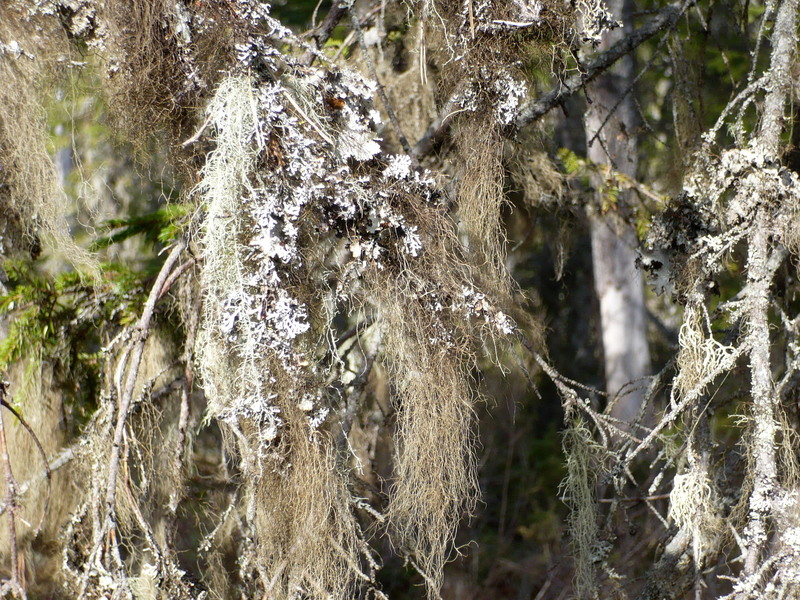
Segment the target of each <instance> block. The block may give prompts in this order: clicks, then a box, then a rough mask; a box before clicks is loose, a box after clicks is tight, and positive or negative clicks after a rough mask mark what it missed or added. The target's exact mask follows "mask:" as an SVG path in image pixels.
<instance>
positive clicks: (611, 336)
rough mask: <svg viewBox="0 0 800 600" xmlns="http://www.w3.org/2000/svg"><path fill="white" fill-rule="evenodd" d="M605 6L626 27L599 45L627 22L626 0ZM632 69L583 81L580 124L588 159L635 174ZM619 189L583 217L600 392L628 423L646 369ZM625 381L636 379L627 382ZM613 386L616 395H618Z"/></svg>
mask: <svg viewBox="0 0 800 600" xmlns="http://www.w3.org/2000/svg"><path fill="white" fill-rule="evenodd" d="M607 4H608V7H609V9H610V10H611V12H612V14H613V15H614V17H615V18H617V19H620V18H622V19H623V21H624V22H625V27H624V28H619V29H616V30H614V31H612V32H610V33H607V34H606V36H605V38H604V40H603V43H602V45H601V48H600V50H605V49H606V48H608V47H609V46H611V45H612V44H614V43H615V42H617V41H618V40H619V39H621V38H622V37H623V36H624V35H625V33H626V31H628V26H629V25H630V16H629V15H630V13H631V9H632V2H631V1H630V0H611V1H610V2H608V3H607ZM633 70H634V65H633V58H632V57H631V56H630V55H627V56H625V57H624V58H623V59H622V60H620V61H619V62H618V63H617V64H616V65H615V66H614V67H613V68H612V69H610V70H609V71H608V72H606V73H605V74H604V75H602V76H601V77H598V78H597V79H596V80H595V81H594V82H593V83H592V84H591V85H590V86H589V87H588V89H587V96H588V99H589V102H590V104H589V106H588V110H587V111H586V116H585V120H584V128H585V131H586V139H587V154H588V157H589V159H590V160H591V161H593V162H594V163H596V164H599V165H610V166H611V168H612V169H614V170H615V171H617V172H619V173H622V174H624V175H627V176H629V177H632V178H635V177H636V168H637V163H638V161H637V143H636V134H635V127H636V112H635V106H634V102H633V97H632V91H631V89H630V88H631V84H632V81H633V77H634V72H633ZM626 94H627V95H626ZM623 95H625V97H624V98H623ZM589 142H591V143H589ZM598 183H599V182H598ZM626 194H627V192H622V193H621V194H620V197H619V202H618V205H617V208H612V209H611V210H612V211H617V212H619V215H614V214H607V215H601V214H599V211H598V210H594V211H590V216H589V220H590V227H591V236H592V262H593V268H594V280H595V291H596V292H597V297H598V300H599V304H600V324H601V328H602V340H603V356H604V361H605V376H606V390H607V392H608V393H609V399H610V401H611V402H613V403H614V404H613V408H612V415H613V416H615V417H617V418H619V419H622V420H624V421H626V422H630V421H632V420H633V419H635V418H636V416H637V415H638V413H639V410H640V408H641V404H642V400H643V396H644V388H645V387H646V386H645V385H644V383H643V382H642V381H641V379H642V378H643V377H645V376H646V375H648V373H649V370H650V351H649V348H648V345H647V320H646V312H645V306H644V290H643V284H642V276H641V272H640V271H639V270H638V269H636V266H635V260H636V251H635V248H636V233H635V231H634V230H633V228H632V227H631V226H630V225H629V224H628V223H627V222H625V220H624V219H623V218H615V217H617V216H624V211H625V210H626V208H625V205H626V204H627V198H626ZM599 204H600V203H599V202H598V205H599ZM637 380H638V381H637ZM631 382H635V383H634V384H632V385H627V384H630V383H631ZM620 391H622V395H621V397H619V398H617V395H619V393H620Z"/></svg>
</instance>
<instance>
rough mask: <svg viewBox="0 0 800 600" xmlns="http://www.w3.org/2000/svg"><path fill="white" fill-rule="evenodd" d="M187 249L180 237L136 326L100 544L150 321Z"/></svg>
mask: <svg viewBox="0 0 800 600" xmlns="http://www.w3.org/2000/svg"><path fill="white" fill-rule="evenodd" d="M185 248H186V241H185V240H181V241H180V242H178V244H176V246H175V247H174V248H173V249H172V252H170V254H169V256H168V257H167V260H166V262H165V263H164V266H163V267H161V271H160V272H159V273H158V277H157V278H156V281H155V283H154V284H153V287H152V288H151V290H150V295H149V296H148V298H147V302H146V303H145V305H144V310H143V311H142V316H141V318H140V319H139V322H138V323H137V324H136V327H135V332H134V336H135V339H134V347H133V350H132V351H131V358H130V363H129V365H128V377H127V380H126V382H125V388H124V390H123V394H122V397H121V398H120V403H119V412H118V414H117V425H116V429H115V430H114V440H113V442H112V445H111V456H110V458H109V466H108V481H107V483H106V499H105V505H106V514H105V520H104V522H103V525H102V527H101V528H100V530H99V531H97V532H96V533H95V544H99V543H100V542H101V541H102V538H103V535H104V534H105V533H106V531H108V530H109V529H111V528H113V524H114V510H115V503H116V490H117V475H118V472H119V460H120V451H121V448H122V438H123V435H124V433H125V421H126V419H127V417H128V412H129V410H130V406H131V401H132V400H133V390H134V387H135V386H136V379H137V378H138V375H139V366H140V365H141V362H142V355H143V354H144V345H145V342H146V341H147V338H148V336H149V334H150V323H151V321H152V319H153V314H154V313H155V308H156V302H157V301H158V298H159V296H160V295H161V291H162V289H163V288H164V284H165V283H166V281H167V278H168V277H169V274H170V272H171V271H172V269H173V267H174V266H175V263H177V262H178V259H179V258H180V256H181V254H182V253H183V250H184V249H185Z"/></svg>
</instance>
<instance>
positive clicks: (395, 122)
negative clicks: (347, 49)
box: [350, 8, 416, 162]
mask: <svg viewBox="0 0 800 600" xmlns="http://www.w3.org/2000/svg"><path fill="white" fill-rule="evenodd" d="M350 22H351V23H352V24H353V29H355V31H356V35H357V36H358V43H359V45H360V46H361V52H363V53H364V58H365V59H366V61H367V66H368V67H369V70H370V73H371V74H372V78H373V79H374V80H375V83H376V84H377V86H378V96H380V99H381V102H382V103H383V108H385V109H386V114H388V115H389V121H391V123H392V127H394V131H395V134H397V137H398V139H399V140H400V145H401V146H402V147H403V151H404V152H405V153H406V154H408V155H409V156H410V157H411V158H412V160H414V162H416V158H415V157H414V153H413V152H412V150H411V145H410V144H409V143H408V138H406V136H405V134H404V133H403V129H402V127H400V120H399V119H398V118H397V114H396V113H395V112H394V108H392V105H391V103H390V102H389V98H388V97H387V96H386V90H385V89H383V84H382V83H381V82H380V80H379V79H378V71H377V70H376V69H375V63H374V62H372V56H371V55H370V53H369V49H368V48H367V43H366V42H365V41H364V32H363V31H362V30H361V23H359V21H358V15H357V14H356V11H355V10H354V9H352V8H351V9H350Z"/></svg>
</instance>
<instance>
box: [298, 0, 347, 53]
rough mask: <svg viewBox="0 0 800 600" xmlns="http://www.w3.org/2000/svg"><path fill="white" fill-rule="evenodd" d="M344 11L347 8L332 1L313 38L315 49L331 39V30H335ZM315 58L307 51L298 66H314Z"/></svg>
mask: <svg viewBox="0 0 800 600" xmlns="http://www.w3.org/2000/svg"><path fill="white" fill-rule="evenodd" d="M346 10H347V7H345V6H343V5H342V4H339V3H337V2H335V1H334V4H333V6H332V7H331V9H330V10H329V11H328V14H327V15H325V19H324V20H323V21H322V24H321V25H320V26H319V33H317V34H316V35H314V36H313V37H314V40H315V42H316V45H317V48H321V47H322V46H323V45H324V44H325V42H327V41H328V38H329V37H331V33H333V30H334V29H336V26H337V25H338V24H339V21H340V20H341V19H342V17H343V16H344V13H345V11H346ZM315 58H316V54H315V53H314V52H313V51H311V50H307V51H306V53H305V54H303V57H302V58H301V59H300V64H301V65H303V66H304V67H310V66H311V65H313V64H314V59H315Z"/></svg>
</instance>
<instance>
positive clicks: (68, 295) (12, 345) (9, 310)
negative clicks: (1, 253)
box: [0, 260, 147, 422]
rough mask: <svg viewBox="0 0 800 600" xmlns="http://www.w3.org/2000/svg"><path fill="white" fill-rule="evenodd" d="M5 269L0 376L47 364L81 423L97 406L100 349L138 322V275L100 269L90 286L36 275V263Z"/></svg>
mask: <svg viewBox="0 0 800 600" xmlns="http://www.w3.org/2000/svg"><path fill="white" fill-rule="evenodd" d="M4 269H5V271H6V274H7V277H8V283H7V284H6V285H7V288H8V292H7V293H6V294H5V295H2V296H0V315H2V316H6V317H10V318H9V319H8V320H9V330H8V335H7V336H6V337H5V338H3V339H2V341H0V370H2V371H5V370H7V369H8V368H9V367H11V365H13V364H15V363H21V362H25V361H29V364H31V363H36V362H37V361H39V360H46V361H48V362H49V363H50V364H51V365H52V367H53V374H54V376H55V379H56V381H57V382H58V383H59V386H60V387H61V390H62V392H63V393H64V400H65V404H66V405H67V407H70V408H72V409H73V410H72V412H73V414H76V415H77V416H78V420H79V421H81V422H82V421H84V420H85V418H87V417H88V416H89V415H90V414H91V412H92V411H93V410H94V408H95V406H96V402H97V398H98V393H99V386H100V377H101V367H102V363H103V359H104V352H103V345H104V343H107V341H108V339H109V338H110V335H109V334H112V333H113V331H114V330H115V329H116V328H119V327H121V326H124V325H126V324H130V323H132V322H134V321H135V320H136V319H137V318H138V313H139V307H140V306H142V304H143V302H144V285H143V276H142V274H137V273H134V272H132V271H130V270H128V269H126V268H125V267H123V266H122V265H118V264H103V265H102V275H101V277H100V278H99V279H98V280H96V281H93V280H90V279H88V278H87V277H86V276H85V275H83V274H81V273H79V272H76V271H70V272H67V273H60V274H58V275H55V276H51V275H49V274H44V273H40V272H39V270H38V269H37V264H36V263H33V262H30V261H23V260H7V261H6V262H5V264H4ZM144 275H147V274H144Z"/></svg>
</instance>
